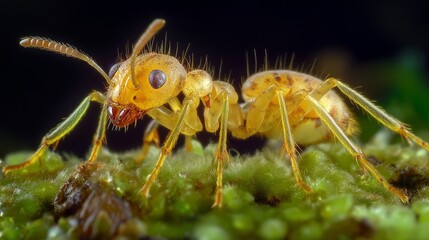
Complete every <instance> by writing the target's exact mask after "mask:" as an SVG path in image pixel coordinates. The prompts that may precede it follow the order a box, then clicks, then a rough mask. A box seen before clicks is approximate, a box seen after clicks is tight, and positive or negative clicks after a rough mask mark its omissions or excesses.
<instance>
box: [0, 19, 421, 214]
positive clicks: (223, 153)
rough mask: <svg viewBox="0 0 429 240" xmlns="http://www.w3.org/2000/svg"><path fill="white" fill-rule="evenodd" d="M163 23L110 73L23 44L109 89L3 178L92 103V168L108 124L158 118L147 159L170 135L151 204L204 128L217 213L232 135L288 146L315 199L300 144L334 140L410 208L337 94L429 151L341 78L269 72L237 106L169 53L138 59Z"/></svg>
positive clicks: (64, 50)
mask: <svg viewBox="0 0 429 240" xmlns="http://www.w3.org/2000/svg"><path fill="white" fill-rule="evenodd" d="M164 24H165V20H163V19H155V20H154V21H153V22H152V23H151V24H150V25H149V27H148V28H147V29H146V31H145V32H144V33H143V34H142V35H141V37H140V38H139V40H138V41H137V43H136V45H135V46H134V48H133V50H132V54H131V56H130V58H129V59H127V60H125V61H123V62H120V63H117V64H116V65H114V66H113V67H112V68H111V70H110V72H109V74H106V73H105V72H104V71H103V70H102V69H101V68H100V67H99V66H98V65H97V64H96V63H95V62H94V61H93V60H92V59H91V58H90V57H88V56H87V55H85V54H84V53H82V52H81V51H79V50H77V49H76V48H74V47H72V46H70V45H67V44H63V43H59V42H56V41H52V40H49V39H46V38H40V37H26V38H23V39H22V40H21V42H20V44H21V45H22V46H24V47H32V48H39V49H43V50H47V51H52V52H56V53H60V54H63V55H66V56H68V57H73V58H77V59H80V60H83V61H85V62H87V63H88V64H89V65H90V66H92V67H93V68H94V69H96V70H97V71H98V72H99V73H100V74H101V75H102V76H103V77H104V79H105V80H106V82H107V84H108V88H107V93H102V92H99V91H93V92H92V93H90V94H89V95H88V96H87V97H86V98H85V99H84V100H83V101H82V102H81V103H80V105H79V106H78V107H77V109H76V110H75V111H74V112H73V113H72V114H71V115H70V116H69V117H68V118H66V119H65V120H64V121H63V122H62V123H60V124H59V125H58V126H57V127H55V128H54V129H52V130H51V131H50V132H48V133H47V134H46V135H45V136H44V137H43V139H42V143H41V145H40V147H39V148H38V150H37V151H36V152H35V153H34V154H33V155H32V156H31V157H30V158H29V159H28V160H27V161H25V162H23V163H21V164H17V165H12V166H6V167H4V168H3V172H4V173H5V174H7V173H9V172H11V171H13V170H16V169H21V168H24V167H26V166H28V165H31V164H34V163H35V162H36V161H37V160H38V159H39V158H40V157H41V156H42V154H43V153H44V152H45V151H47V149H48V148H49V147H50V146H55V145H56V144H57V143H58V141H59V140H60V139H62V138H63V137H64V136H65V135H66V134H68V133H69V132H71V131H72V130H73V128H74V127H75V126H76V124H78V123H79V122H80V121H81V119H82V117H83V116H84V114H85V112H86V111H87V109H88V107H89V105H90V103H91V102H98V103H100V104H101V105H102V111H101V115H100V118H99V122H98V127H97V130H96V133H95V135H94V138H93V144H92V151H91V153H90V156H89V159H88V161H87V162H89V163H91V162H94V161H95V160H96V159H97V155H98V153H99V150H100V148H101V146H102V144H103V140H104V138H105V130H106V126H107V123H108V121H110V122H111V123H112V124H113V125H115V126H116V127H119V128H123V127H127V126H129V125H130V124H132V123H135V122H136V121H137V120H139V119H141V118H142V117H143V116H144V115H146V114H147V115H149V116H150V117H151V118H152V119H153V121H152V122H151V123H150V124H149V125H148V127H147V130H146V132H145V136H144V145H143V156H142V158H144V157H145V152H146V153H147V145H148V144H149V143H150V142H152V141H155V142H157V141H159V139H158V134H157V128H158V126H159V125H162V126H164V127H166V128H168V129H169V130H170V134H169V135H168V136H167V138H166V140H165V142H164V144H163V146H162V148H161V152H160V154H159V157H158V160H157V163H156V165H155V167H154V169H153V171H152V172H151V174H150V175H149V176H148V178H147V180H146V183H145V184H144V185H143V187H142V188H141V189H140V192H139V193H140V194H141V195H143V196H145V197H148V196H149V191H150V188H151V186H152V185H153V183H154V182H155V181H156V179H157V176H158V174H159V172H160V170H161V168H162V165H163V163H164V161H165V159H166V157H167V156H168V155H169V154H170V153H171V152H172V150H173V148H174V146H175V144H176V142H177V139H178V137H179V136H180V135H181V134H182V135H185V136H193V135H195V134H196V133H197V132H201V131H203V130H204V129H205V131H208V132H216V131H219V140H218V146H217V151H216V161H217V180H216V189H215V200H214V203H213V207H215V206H218V207H221V206H222V170H223V162H224V161H227V160H228V152H227V144H226V139H227V134H228V131H229V132H230V133H231V134H232V136H234V137H236V138H240V139H246V138H249V137H250V136H253V135H256V134H259V135H264V136H266V137H268V138H280V139H282V141H283V144H282V150H283V151H285V152H286V153H287V155H288V157H289V160H290V162H291V166H292V172H293V174H294V178H295V180H296V182H297V184H298V186H300V187H301V188H302V189H303V190H304V191H306V192H311V188H310V187H309V186H308V185H307V184H306V183H305V182H304V180H303V178H302V176H301V174H300V170H299V166H298V161H297V151H296V145H297V144H299V145H309V144H315V143H319V142H324V141H330V140H333V139H334V138H335V139H337V140H338V141H339V142H340V143H341V144H342V145H343V146H344V147H345V148H346V149H347V151H348V152H349V153H350V154H351V155H352V156H353V157H354V158H355V159H356V161H357V162H358V163H359V164H360V165H361V167H362V168H363V169H364V170H368V171H369V172H370V173H371V174H372V175H373V176H374V177H375V179H376V180H377V181H378V182H380V183H381V184H382V185H383V186H384V188H386V189H387V190H388V191H390V192H391V193H393V194H394V195H396V196H397V197H399V198H400V200H401V201H402V202H404V203H406V202H408V201H409V198H408V196H407V195H406V193H405V192H403V191H402V190H400V189H398V188H395V187H394V186H392V185H390V183H389V182H388V181H387V180H386V179H385V178H384V177H383V176H382V175H381V174H380V173H379V172H378V171H377V169H376V168H375V167H374V166H373V165H372V164H371V163H370V162H369V160H368V157H367V156H366V155H365V154H364V153H363V151H362V150H361V149H360V148H359V147H358V146H357V145H356V144H355V143H353V141H352V140H351V139H350V136H352V135H353V134H355V133H356V131H357V123H356V121H355V120H354V118H353V115H352V113H351V112H350V110H349V109H348V108H347V106H346V105H345V103H344V102H343V100H342V98H341V97H340V96H339V95H337V93H335V92H334V91H333V89H334V88H338V89H339V91H340V92H341V93H342V94H344V95H345V96H346V97H347V98H348V99H350V100H351V101H352V102H353V103H355V104H356V105H358V106H359V107H361V108H362V109H363V110H364V111H365V112H367V113H369V114H370V115H371V116H372V117H374V118H375V119H376V120H377V121H378V122H380V123H381V124H383V125H384V126H386V127H387V128H389V129H391V130H392V131H394V132H396V133H398V134H400V135H401V136H403V137H404V138H405V139H407V140H408V142H409V143H411V141H413V142H415V143H417V144H418V145H420V146H421V147H422V148H424V149H425V150H427V151H429V144H428V143H427V142H425V141H423V140H422V139H420V138H419V137H417V136H416V135H414V134H413V133H412V132H411V130H410V129H408V128H407V127H406V125H405V124H404V123H402V122H400V121H399V120H397V119H395V118H394V117H392V116H390V115H389V114H388V113H386V112H385V111H384V110H382V109H381V108H380V107H377V106H376V105H375V104H373V103H372V102H371V101H370V100H368V99H367V98H365V97H364V96H363V95H361V94H360V93H358V92H357V91H355V90H353V89H352V88H351V87H349V86H348V85H346V84H345V83H343V82H341V81H339V80H337V79H335V78H328V79H326V80H324V81H323V80H321V79H319V78H316V77H314V76H311V75H308V74H304V73H301V72H297V71H292V70H265V71H262V72H259V73H255V74H253V75H251V76H250V77H248V79H247V80H246V81H245V82H244V83H243V86H242V96H243V99H244V103H239V102H238V94H237V92H236V91H235V90H234V87H233V86H232V85H231V84H229V83H227V82H224V81H214V80H213V79H212V77H211V75H210V74H209V73H208V72H207V71H205V70H201V69H195V70H191V71H187V70H186V68H185V67H184V66H183V64H182V63H181V62H179V61H178V60H177V59H176V58H175V57H173V56H170V55H168V54H160V53H155V52H146V53H143V54H140V52H141V51H142V49H143V47H144V46H146V44H147V43H148V41H149V40H150V39H152V37H153V36H154V35H155V34H156V33H157V32H158V31H159V30H160V29H161V28H162V27H163V26H164ZM181 93H182V94H183V95H184V98H183V100H182V101H180V100H179V98H178V95H179V94H181ZM200 102H201V103H202V105H203V106H204V124H203V122H202V120H201V119H200V118H199V117H198V114H197V108H198V106H199V104H200Z"/></svg>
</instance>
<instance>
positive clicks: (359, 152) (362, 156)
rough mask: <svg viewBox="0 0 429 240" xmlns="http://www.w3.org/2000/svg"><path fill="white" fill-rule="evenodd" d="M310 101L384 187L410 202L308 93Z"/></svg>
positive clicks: (325, 122) (341, 140)
mask: <svg viewBox="0 0 429 240" xmlns="http://www.w3.org/2000/svg"><path fill="white" fill-rule="evenodd" d="M305 100H307V102H308V103H310V104H311V106H312V108H313V110H314V111H316V113H317V114H318V115H319V117H320V119H321V120H322V122H323V123H324V124H325V125H326V126H327V127H328V128H329V130H330V131H331V132H332V133H333V134H334V136H335V137H336V138H337V139H338V140H339V141H340V142H341V144H342V145H343V146H344V147H345V148H346V149H347V151H348V152H349V153H350V154H351V155H352V156H353V157H354V158H355V159H356V160H357V161H358V162H359V163H360V164H361V165H362V166H363V167H364V168H365V169H368V170H369V172H371V174H372V175H373V176H374V177H375V179H376V180H377V181H378V182H380V183H381V184H382V185H383V187H384V188H386V189H387V190H388V191H390V192H391V193H393V194H394V195H396V196H398V197H399V198H400V199H401V201H402V202H403V203H407V202H408V200H409V199H408V196H407V195H406V194H405V193H404V192H403V191H401V190H399V189H397V188H395V187H393V186H392V185H390V183H389V182H388V181H387V180H386V179H385V178H384V177H383V176H382V175H381V174H380V173H379V172H378V171H377V169H376V168H375V167H374V166H373V165H372V164H371V163H370V162H369V161H368V159H367V157H366V156H365V154H364V153H363V152H362V150H361V149H360V148H359V147H357V146H356V145H355V144H354V143H353V142H352V141H351V140H350V139H349V138H348V137H347V135H346V134H345V133H344V132H343V131H342V130H341V128H340V127H339V126H338V124H337V123H336V122H335V120H334V119H333V118H332V117H331V115H329V113H328V112H326V110H325V109H324V108H323V107H322V106H321V105H320V103H319V102H318V101H317V100H316V99H314V98H313V97H312V96H310V95H308V96H306V97H305Z"/></svg>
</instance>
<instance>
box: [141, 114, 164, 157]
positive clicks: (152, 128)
mask: <svg viewBox="0 0 429 240" xmlns="http://www.w3.org/2000/svg"><path fill="white" fill-rule="evenodd" d="M158 127H159V123H158V121H156V120H155V119H152V121H150V122H149V124H148V125H147V127H146V130H145V131H144V135H143V146H142V151H141V154H139V156H138V157H137V158H136V163H137V164H138V163H141V162H142V161H143V160H144V159H146V157H147V154H148V153H149V148H150V145H151V143H152V142H154V143H155V144H156V146H159V134H158Z"/></svg>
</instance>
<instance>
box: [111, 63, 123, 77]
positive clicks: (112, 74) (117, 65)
mask: <svg viewBox="0 0 429 240" xmlns="http://www.w3.org/2000/svg"><path fill="white" fill-rule="evenodd" d="M121 64H122V62H118V63H115V64H114V65H113V66H112V67H111V68H110V70H109V78H110V79H112V78H113V76H114V75H115V73H116V72H117V71H118V69H119V67H120V66H121Z"/></svg>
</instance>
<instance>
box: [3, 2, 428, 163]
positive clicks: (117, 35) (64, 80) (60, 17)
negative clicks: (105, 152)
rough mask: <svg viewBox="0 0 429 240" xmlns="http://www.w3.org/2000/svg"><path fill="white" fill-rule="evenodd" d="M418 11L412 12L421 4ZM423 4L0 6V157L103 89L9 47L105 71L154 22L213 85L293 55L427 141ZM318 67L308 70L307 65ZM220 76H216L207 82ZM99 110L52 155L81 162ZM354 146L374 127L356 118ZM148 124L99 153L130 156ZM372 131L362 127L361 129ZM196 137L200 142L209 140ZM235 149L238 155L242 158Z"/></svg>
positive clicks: (99, 81)
mask: <svg viewBox="0 0 429 240" xmlns="http://www.w3.org/2000/svg"><path fill="white" fill-rule="evenodd" d="M420 2H421V3H420ZM427 9H428V4H427V3H423V1H416V2H412V1H377V2H374V1H357V2H356V3H352V2H349V1H338V2H335V1H324V2H323V3H322V2H313V3H311V2H305V3H298V2H297V1H293V2H292V1H291V2H288V1H282V2H280V1H279V2H269V1H255V2H248V1H228V2H221V1H211V2H209V3H202V2H201V3H198V4H195V3H186V2H183V1H177V2H175V3H168V2H165V1H134V2H131V1H126V0H124V1H118V2H113V3H109V2H107V1H81V0H77V1H56V0H44V1H26V0H21V1H7V2H5V3H2V7H1V9H0V13H1V14H0V27H1V31H2V37H1V38H0V41H1V45H0V46H1V58H0V59H1V61H2V64H1V66H2V70H1V73H2V80H1V94H0V103H1V106H2V108H1V109H2V110H1V111H0V158H3V157H4V156H5V155H6V154H7V153H10V152H14V151H18V150H34V149H36V148H37V146H38V145H39V143H40V140H41V138H42V136H43V135H44V134H46V133H47V132H48V131H49V130H50V129H51V128H52V127H54V126H55V125H57V124H58V123H59V122H60V121H61V120H62V119H63V118H64V117H66V116H68V114H70V113H71V112H72V111H73V110H74V109H75V107H76V106H77V105H78V104H79V103H80V102H81V101H82V99H83V98H84V97H85V96H87V95H88V94H89V93H90V92H91V90H93V89H96V90H100V91H103V90H104V86H105V81H104V79H103V78H102V77H101V76H99V74H98V73H97V72H96V71H95V70H93V69H92V68H91V67H89V66H87V65H86V64H85V63H83V62H81V61H79V60H75V59H71V58H67V57H64V56H60V55H57V54H53V53H48V52H44V51H40V50H34V49H23V48H21V47H19V44H18V43H19V40H20V38H21V37H23V36H44V37H48V38H51V39H55V40H57V41H61V42H67V43H70V44H72V45H73V46H76V47H77V48H79V49H81V50H82V51H83V52H85V53H87V54H88V55H90V56H91V57H92V58H93V59H95V60H96V62H97V63H98V64H99V65H100V66H101V67H102V68H103V69H105V70H106V71H107V72H108V71H109V68H110V67H111V66H112V65H113V64H114V63H115V61H116V60H117V59H118V56H120V55H122V56H124V54H125V51H126V49H127V48H128V49H129V48H130V47H129V46H130V45H131V44H133V43H134V42H135V41H136V39H137V38H138V37H139V36H140V34H141V33H142V31H143V30H144V29H145V28H146V27H147V25H148V24H149V23H150V22H151V21H152V20H153V19H154V18H165V19H166V20H167V24H166V26H165V28H164V29H163V30H162V31H161V33H160V34H159V35H158V36H157V39H158V40H162V39H164V35H165V32H167V33H168V39H169V40H170V41H171V42H172V43H173V45H174V44H175V43H178V44H179V49H182V50H183V49H185V48H186V46H187V45H188V44H190V47H189V52H190V53H193V54H194V56H195V57H196V58H197V59H198V58H199V57H205V56H206V55H207V56H208V59H209V60H210V62H211V63H212V65H213V66H214V67H215V68H216V69H218V68H219V66H220V62H221V61H222V72H221V73H220V74H221V76H227V75H229V76H230V77H229V78H230V79H231V80H232V81H233V83H234V85H235V86H236V88H237V91H239V87H240V83H241V81H242V79H243V78H244V77H245V76H246V58H245V55H246V51H247V52H250V53H252V52H253V50H255V51H256V52H257V53H258V56H259V60H260V61H259V62H262V60H263V54H264V51H265V50H266V51H267V52H268V59H269V60H270V62H271V63H274V62H275V59H276V57H278V56H283V55H285V54H287V55H288V56H289V59H290V56H291V55H292V54H294V55H295V60H294V65H293V67H294V68H295V69H303V71H309V70H310V69H311V67H312V65H313V62H315V64H314V70H313V73H314V74H315V75H316V76H319V77H321V78H324V77H326V76H328V75H329V76H333V77H337V78H340V79H342V80H343V81H344V82H346V83H348V84H349V85H351V86H353V87H358V90H359V91H360V92H362V93H364V95H365V96H368V97H369V98H371V99H373V100H376V101H377V103H378V104H379V105H382V106H383V107H384V108H385V109H387V110H388V111H389V112H390V113H391V114H393V115H395V116H397V117H398V118H400V119H401V120H403V121H404V122H406V123H409V124H411V125H412V126H413V128H414V129H415V130H416V132H418V133H420V134H421V135H422V137H423V138H425V139H426V140H429V133H428V130H429V111H428V106H427V103H428V102H429V72H428V66H429V64H428V59H427V58H428V56H429V32H428V29H427V26H428V24H429V16H428V14H427ZM315 60H316V61H315ZM217 74H219V72H217V73H216V76H217ZM99 109H100V107H99V106H98V105H97V104H93V105H91V107H90V109H89V112H88V114H87V116H86V117H85V118H84V119H83V121H82V122H81V123H80V124H79V125H78V126H77V127H76V129H75V130H74V131H73V132H72V133H71V134H70V135H69V136H67V137H66V138H65V139H64V140H63V141H62V142H61V144H60V145H59V151H60V152H70V153H74V154H77V155H78V156H81V157H83V156H84V155H85V154H86V152H87V151H88V149H89V148H90V144H91V140H92V135H93V133H94V132H95V128H96V124H97V120H98V115H99ZM355 113H356V114H357V115H358V116H359V119H360V120H359V121H360V122H361V123H362V124H363V125H364V126H362V139H363V141H364V140H365V139H368V138H369V137H371V136H372V135H373V134H374V133H375V131H377V129H379V128H380V126H379V125H378V124H376V123H375V121H369V120H368V117H366V116H362V115H361V111H360V110H357V109H355ZM147 122H148V118H145V119H144V120H142V121H140V122H139V124H138V126H137V127H136V128H133V127H131V128H130V129H129V130H128V132H126V133H124V131H120V132H115V131H109V132H108V144H109V147H110V148H112V149H114V150H117V151H123V150H127V149H131V148H136V147H138V146H140V144H141V139H142V135H143V131H144V129H145V126H146V124H147ZM368 122H370V124H368ZM209 136H210V135H208V137H206V135H204V134H199V135H198V136H197V137H198V139H201V140H202V141H203V142H207V141H216V137H215V136H213V135H211V136H212V137H211V138H210V137H209ZM229 142H230V147H231V148H236V149H239V150H240V149H243V148H249V146H252V147H250V148H254V147H259V146H261V144H262V143H261V142H262V141H261V140H260V139H258V138H254V139H251V140H250V141H245V142H243V141H234V140H232V139H230V140H229ZM243 143H245V146H246V147H243V145H242V144H243Z"/></svg>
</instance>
